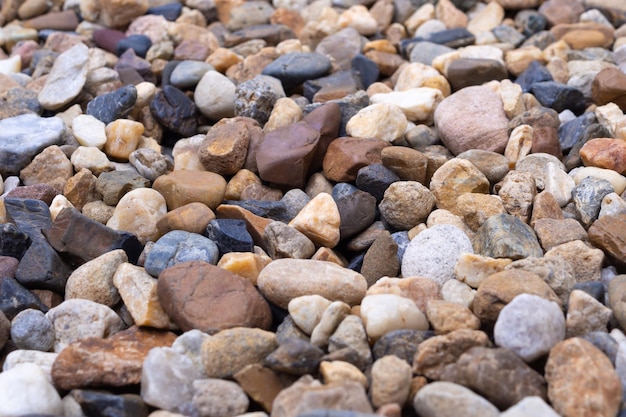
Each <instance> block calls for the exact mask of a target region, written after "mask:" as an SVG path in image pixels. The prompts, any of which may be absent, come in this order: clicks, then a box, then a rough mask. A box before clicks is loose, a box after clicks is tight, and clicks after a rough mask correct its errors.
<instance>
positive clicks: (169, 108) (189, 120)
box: [150, 85, 198, 137]
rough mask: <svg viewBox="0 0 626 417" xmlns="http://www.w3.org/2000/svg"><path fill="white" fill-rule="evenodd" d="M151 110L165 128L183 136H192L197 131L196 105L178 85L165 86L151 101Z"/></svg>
mask: <svg viewBox="0 0 626 417" xmlns="http://www.w3.org/2000/svg"><path fill="white" fill-rule="evenodd" d="M150 111H151V112H152V115H153V116H154V117H155V118H156V119H157V120H158V121H159V123H161V124H162V125H163V126H164V127H165V128H167V129H169V130H170V131H172V132H174V133H176V134H178V135H180V136H182V137H190V136H193V135H194V134H195V133H196V130H197V128H198V121H197V120H196V115H197V109H196V105H195V103H194V102H193V101H192V100H191V99H190V98H189V97H187V96H186V95H185V93H183V92H182V91H180V90H179V89H178V88H176V87H173V86H171V85H166V86H164V87H163V90H162V91H159V92H158V93H157V94H156V95H155V96H154V99H153V100H152V101H151V102H150Z"/></svg>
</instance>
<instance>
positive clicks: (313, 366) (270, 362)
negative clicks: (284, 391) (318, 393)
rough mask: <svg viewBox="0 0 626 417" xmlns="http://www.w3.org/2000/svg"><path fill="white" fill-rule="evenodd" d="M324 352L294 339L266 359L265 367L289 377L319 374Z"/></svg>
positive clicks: (282, 344)
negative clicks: (318, 370)
mask: <svg viewBox="0 0 626 417" xmlns="http://www.w3.org/2000/svg"><path fill="white" fill-rule="evenodd" d="M322 356H324V351H323V350H322V349H320V348H318V347H317V346H314V345H312V344H311V343H309V342H307V341H305V340H302V339H297V338H292V339H288V340H286V341H285V342H284V343H281V344H280V345H279V346H278V348H277V349H276V350H275V351H273V352H272V353H270V354H269V355H267V356H266V357H265V360H264V361H263V362H264V365H265V366H267V367H268V368H270V369H273V370H275V371H279V372H284V373H286V374H289V375H305V374H314V373H317V369H318V368H319V365H320V361H321V359H322Z"/></svg>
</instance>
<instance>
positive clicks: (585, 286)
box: [572, 281, 605, 304]
mask: <svg viewBox="0 0 626 417" xmlns="http://www.w3.org/2000/svg"><path fill="white" fill-rule="evenodd" d="M572 290H580V291H584V292H586V293H587V294H589V295H590V296H592V297H593V298H595V299H596V300H597V301H599V302H600V303H602V304H604V292H605V291H604V284H602V283H601V282H600V281H587V282H577V283H576V284H574V287H573V288H572Z"/></svg>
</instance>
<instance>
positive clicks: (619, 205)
mask: <svg viewBox="0 0 626 417" xmlns="http://www.w3.org/2000/svg"><path fill="white" fill-rule="evenodd" d="M620 214H626V200H624V199H623V198H622V197H620V196H619V195H618V194H617V193H610V194H607V195H605V196H604V198H603V199H602V204H601V206H600V214H598V218H599V219H600V218H602V217H604V216H616V215H620Z"/></svg>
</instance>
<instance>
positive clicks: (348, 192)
mask: <svg viewBox="0 0 626 417" xmlns="http://www.w3.org/2000/svg"><path fill="white" fill-rule="evenodd" d="M332 197H333V199H334V200H335V203H336V204H337V209H338V210H339V217H340V219H341V222H340V226H339V233H340V237H341V239H342V240H343V239H346V238H349V237H350V236H354V235H356V234H357V233H359V232H360V231H362V230H364V229H365V228H367V227H368V226H369V225H370V224H372V222H373V221H374V219H375V217H376V198H375V197H374V196H372V195H371V194H370V193H368V192H365V191H362V190H359V189H358V188H356V187H355V186H353V185H351V184H348V183H345V182H343V183H339V184H337V185H335V187H334V188H333V192H332Z"/></svg>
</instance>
